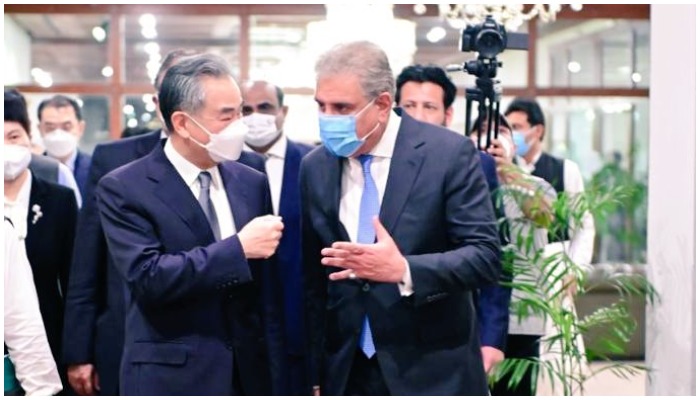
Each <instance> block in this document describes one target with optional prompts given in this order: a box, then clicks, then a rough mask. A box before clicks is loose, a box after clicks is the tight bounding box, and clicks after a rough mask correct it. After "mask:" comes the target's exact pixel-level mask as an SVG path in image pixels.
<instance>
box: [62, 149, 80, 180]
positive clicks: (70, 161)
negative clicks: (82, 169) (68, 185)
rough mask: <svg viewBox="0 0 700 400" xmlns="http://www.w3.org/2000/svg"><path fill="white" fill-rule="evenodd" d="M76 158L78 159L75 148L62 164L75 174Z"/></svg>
mask: <svg viewBox="0 0 700 400" xmlns="http://www.w3.org/2000/svg"><path fill="white" fill-rule="evenodd" d="M77 159H78V150H77V149H76V150H75V151H73V154H71V155H70V157H68V159H67V160H66V162H65V164H64V165H65V166H66V167H68V169H70V172H72V173H73V174H75V160H77Z"/></svg>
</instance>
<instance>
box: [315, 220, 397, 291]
mask: <svg viewBox="0 0 700 400" xmlns="http://www.w3.org/2000/svg"><path fill="white" fill-rule="evenodd" d="M372 222H373V224H374V230H375V232H376V233H377V241H376V243H372V244H365V243H352V242H335V243H333V245H332V247H326V248H324V249H323V250H321V255H322V256H323V258H322V259H321V264H323V265H325V266H327V267H337V268H342V269H343V270H342V271H338V272H334V273H332V274H330V279H331V280H334V281H338V280H342V279H355V278H360V279H366V280H370V281H374V282H387V283H399V282H401V280H402V279H403V276H404V273H405V272H406V266H407V263H406V259H405V258H404V257H403V255H402V254H401V251H399V248H398V247H397V246H396V243H395V242H394V239H392V237H391V235H389V232H387V230H386V229H385V228H384V226H383V225H382V223H381V222H379V218H378V217H374V219H373V221H372Z"/></svg>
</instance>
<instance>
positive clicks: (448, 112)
mask: <svg viewBox="0 0 700 400" xmlns="http://www.w3.org/2000/svg"><path fill="white" fill-rule="evenodd" d="M454 111H455V110H454V107H452V106H449V107H447V110H445V127H447V128H449V127H450V125H452V116H453V115H454Z"/></svg>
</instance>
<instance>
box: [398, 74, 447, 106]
mask: <svg viewBox="0 0 700 400" xmlns="http://www.w3.org/2000/svg"><path fill="white" fill-rule="evenodd" d="M407 82H419V83H423V82H430V83H434V84H436V85H438V86H440V87H441V88H442V93H443V94H442V104H443V105H444V106H445V109H448V108H449V107H450V106H452V103H454V101H455V96H456V95H457V86H455V84H454V83H452V80H451V79H450V77H449V76H447V73H446V72H445V70H444V69H443V68H442V67H440V66H438V65H434V64H428V65H420V64H414V65H409V66H408V67H406V68H404V69H403V70H401V73H400V74H399V76H398V77H397V78H396V94H395V95H394V101H396V104H400V103H401V88H402V87H403V85H404V84H406V83H407Z"/></svg>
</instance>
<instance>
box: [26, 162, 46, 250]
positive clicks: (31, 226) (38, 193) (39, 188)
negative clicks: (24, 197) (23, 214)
mask: <svg viewBox="0 0 700 400" xmlns="http://www.w3.org/2000/svg"><path fill="white" fill-rule="evenodd" d="M47 195H48V190H47V188H46V185H44V183H43V182H42V181H41V180H39V179H37V178H35V177H34V176H33V175H32V188H31V190H30V191H29V210H28V211H27V237H26V239H25V242H26V248H27V252H28V253H31V252H32V251H37V250H36V249H37V246H38V245H39V242H37V241H35V240H34V239H35V237H41V235H40V234H39V233H38V232H39V229H40V228H41V226H43V224H40V223H39V222H37V223H34V221H33V220H34V214H35V212H34V211H33V210H32V208H33V207H34V206H35V205H37V206H39V207H40V208H41V209H44V210H46V208H47V207H46V202H47V201H48V200H49V199H48V197H47ZM37 221H39V220H37Z"/></svg>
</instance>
